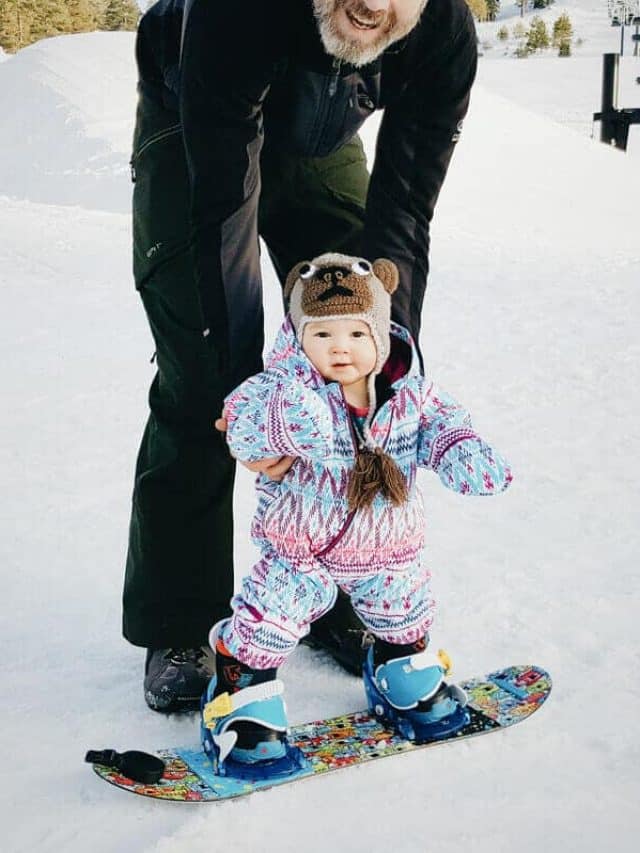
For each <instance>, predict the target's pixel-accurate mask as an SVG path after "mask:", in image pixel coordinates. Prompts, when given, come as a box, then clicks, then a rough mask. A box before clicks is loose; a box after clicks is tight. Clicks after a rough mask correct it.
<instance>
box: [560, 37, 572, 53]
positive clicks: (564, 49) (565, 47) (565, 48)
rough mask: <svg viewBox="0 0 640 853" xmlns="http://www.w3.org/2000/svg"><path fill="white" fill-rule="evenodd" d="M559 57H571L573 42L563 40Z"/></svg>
mask: <svg viewBox="0 0 640 853" xmlns="http://www.w3.org/2000/svg"><path fill="white" fill-rule="evenodd" d="M558 56H571V42H570V41H569V39H562V41H561V42H560V45H559V49H558Z"/></svg>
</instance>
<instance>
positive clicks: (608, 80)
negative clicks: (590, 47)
mask: <svg viewBox="0 0 640 853" xmlns="http://www.w3.org/2000/svg"><path fill="white" fill-rule="evenodd" d="M619 66H620V57H619V55H618V54H617V53H605V54H604V56H603V57H602V102H601V107H600V110H601V112H602V121H601V123H600V141H601V142H606V143H607V145H612V144H614V143H615V139H616V125H615V122H614V121H613V116H612V113H613V111H614V110H617V109H618V71H619Z"/></svg>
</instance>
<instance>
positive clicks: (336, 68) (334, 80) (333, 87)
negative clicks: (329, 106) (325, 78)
mask: <svg viewBox="0 0 640 853" xmlns="http://www.w3.org/2000/svg"><path fill="white" fill-rule="evenodd" d="M341 68H342V62H341V61H340V60H339V59H334V60H333V63H332V64H331V69H332V71H333V74H332V75H331V82H330V83H329V97H330V98H333V96H334V95H335V93H336V92H337V91H338V80H339V79H340V69H341Z"/></svg>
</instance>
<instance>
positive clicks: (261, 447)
mask: <svg viewBox="0 0 640 853" xmlns="http://www.w3.org/2000/svg"><path fill="white" fill-rule="evenodd" d="M224 410H225V415H226V419H227V443H228V445H229V448H230V450H231V453H232V454H233V455H234V456H235V457H236V458H237V459H240V460H241V461H242V462H257V461H259V460H260V459H268V458H273V457H277V456H300V457H305V458H307V459H316V460H324V459H326V458H327V457H328V456H330V454H331V448H332V447H333V428H332V424H331V414H330V412H329V409H328V407H327V406H326V405H325V403H324V402H323V401H322V400H321V398H320V397H319V396H318V394H317V393H316V392H315V391H313V390H312V389H311V388H308V387H307V386H306V385H304V384H303V383H301V382H296V381H295V380H291V379H290V378H287V377H286V376H283V375H282V373H280V372H278V371H275V370H266V371H264V372H263V373H259V374H257V375H256V376H252V377H250V378H249V379H247V380H246V381H245V382H243V383H242V385H240V386H239V387H238V388H236V390H235V391H233V392H232V393H231V394H230V395H229V396H228V397H227V399H226V400H225V408H224Z"/></svg>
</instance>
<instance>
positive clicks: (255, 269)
mask: <svg viewBox="0 0 640 853" xmlns="http://www.w3.org/2000/svg"><path fill="white" fill-rule="evenodd" d="M270 15H271V17H275V18H277V17H278V12H277V9H276V10H273V9H271V4H268V3H264V2H263V0H245V2H243V3H232V2H225V3H218V2H212V0H187V2H186V4H185V19H184V25H183V38H182V53H181V61H180V92H179V105H180V118H181V122H182V128H183V138H184V145H185V152H186V158H187V166H188V173H189V182H190V196H191V202H190V205H191V206H190V213H191V250H192V256H193V262H194V267H195V275H196V282H197V287H198V292H199V295H200V301H201V306H202V311H203V315H204V316H203V321H204V327H205V328H204V329H203V333H204V334H205V337H206V338H207V341H208V343H209V346H210V347H211V348H212V350H213V351H214V353H215V356H216V357H217V359H218V365H219V368H220V371H221V373H222V374H223V376H224V377H225V383H226V385H225V387H226V391H229V390H230V389H231V388H233V387H234V385H237V384H238V382H240V381H241V380H242V379H244V378H246V377H247V376H248V375H250V374H252V373H256V372H257V371H258V370H260V369H261V367H262V363H261V354H262V342H263V319H262V282H261V275H260V264H259V245H258V229H257V211H258V198H259V192H260V167H259V158H260V151H261V147H262V139H263V126H262V106H263V102H264V99H265V97H266V95H267V93H268V91H269V87H270V84H271V81H272V78H273V75H274V73H275V68H276V64H277V54H278V40H277V39H275V38H271V32H272V30H273V29H274V25H273V23H271V24H269V16H270Z"/></svg>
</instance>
